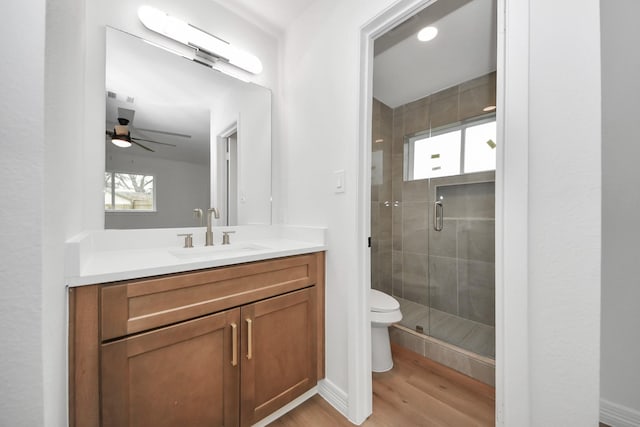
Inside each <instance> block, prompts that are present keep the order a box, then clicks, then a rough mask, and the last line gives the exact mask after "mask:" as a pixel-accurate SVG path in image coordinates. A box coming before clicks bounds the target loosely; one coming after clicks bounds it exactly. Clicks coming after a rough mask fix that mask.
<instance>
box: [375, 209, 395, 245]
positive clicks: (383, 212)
mask: <svg viewBox="0 0 640 427" xmlns="http://www.w3.org/2000/svg"><path fill="white" fill-rule="evenodd" d="M378 209H379V210H378V218H377V219H378V223H377V228H378V230H377V231H378V235H379V237H380V239H383V240H391V227H392V226H393V223H392V218H391V215H392V211H391V210H392V205H391V202H389V203H385V202H382V203H380V205H379V208H378Z"/></svg>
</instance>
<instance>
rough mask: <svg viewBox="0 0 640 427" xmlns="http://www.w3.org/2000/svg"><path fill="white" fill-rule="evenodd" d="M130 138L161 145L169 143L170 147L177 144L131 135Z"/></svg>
mask: <svg viewBox="0 0 640 427" xmlns="http://www.w3.org/2000/svg"><path fill="white" fill-rule="evenodd" d="M131 140H132V141H133V140H135V141H146V142H153V143H154V144H162V145H169V146H171V147H177V145H175V144H169V143H168V142H159V141H152V140H150V139H144V138H134V137H133V136H132V137H131Z"/></svg>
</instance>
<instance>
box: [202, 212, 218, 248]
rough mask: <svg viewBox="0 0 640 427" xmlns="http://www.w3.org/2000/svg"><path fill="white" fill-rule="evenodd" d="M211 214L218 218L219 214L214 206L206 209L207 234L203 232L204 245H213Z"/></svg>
mask: <svg viewBox="0 0 640 427" xmlns="http://www.w3.org/2000/svg"><path fill="white" fill-rule="evenodd" d="M211 214H213V217H214V218H215V219H218V218H220V214H219V213H218V210H217V209H216V208H209V209H208V210H207V234H205V236H204V237H205V238H204V245H205V246H213V231H212V230H211Z"/></svg>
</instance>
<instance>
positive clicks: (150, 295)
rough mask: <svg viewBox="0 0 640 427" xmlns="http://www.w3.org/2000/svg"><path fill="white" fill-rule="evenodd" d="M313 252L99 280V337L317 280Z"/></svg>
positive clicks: (164, 322) (168, 321)
mask: <svg viewBox="0 0 640 427" xmlns="http://www.w3.org/2000/svg"><path fill="white" fill-rule="evenodd" d="M317 256H318V255H317V254H310V255H299V256H294V257H289V258H279V259H275V260H269V261H260V262H254V263H250V264H243V265H237V266H231V267H220V268H215V269H211V270H203V271H199V272H189V273H180V274H174V275H170V276H163V277H156V278H150V279H147V280H144V279H143V280H136V281H131V282H124V283H119V284H114V285H106V286H103V287H102V288H101V290H100V307H101V320H100V322H101V328H102V329H101V331H102V336H101V339H102V340H103V341H104V340H108V339H112V338H117V337H121V336H125V335H128V334H132V333H136V332H141V331H145V330H148V329H153V328H157V327H161V326H165V325H169V324H172V323H176V322H180V321H183V320H187V319H192V318H194V317H198V316H203V315H206V314H210V313H214V312H217V311H221V310H225V309H228V308H231V307H236V306H239V305H243V304H247V303H250V302H254V301H258V300H261V299H264V298H268V297H271V296H275V295H279V294H283V293H286V292H290V291H293V290H296V289H301V288H304V287H307V286H310V285H313V284H315V283H316V282H317Z"/></svg>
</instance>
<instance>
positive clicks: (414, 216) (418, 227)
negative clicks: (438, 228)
mask: <svg viewBox="0 0 640 427" xmlns="http://www.w3.org/2000/svg"><path fill="white" fill-rule="evenodd" d="M402 216H403V221H402V250H403V251H404V252H415V253H421V254H427V250H428V245H427V239H428V231H427V221H428V216H429V212H428V210H427V203H426V202H418V203H407V202H405V203H404V204H403V212H402Z"/></svg>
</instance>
